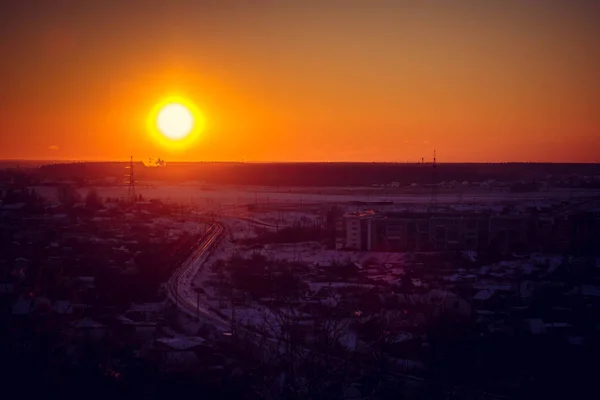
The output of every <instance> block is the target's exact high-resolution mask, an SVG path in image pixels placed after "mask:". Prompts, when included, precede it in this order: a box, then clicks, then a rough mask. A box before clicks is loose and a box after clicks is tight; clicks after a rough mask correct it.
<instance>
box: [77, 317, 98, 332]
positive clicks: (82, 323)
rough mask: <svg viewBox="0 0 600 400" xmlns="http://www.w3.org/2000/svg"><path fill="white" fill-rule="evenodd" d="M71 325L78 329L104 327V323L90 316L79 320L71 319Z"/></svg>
mask: <svg viewBox="0 0 600 400" xmlns="http://www.w3.org/2000/svg"><path fill="white" fill-rule="evenodd" d="M71 326H73V327H74V328H78V329H99V328H104V324H102V323H100V322H98V321H95V320H93V319H91V318H84V319H80V320H79V321H73V322H72V323H71Z"/></svg>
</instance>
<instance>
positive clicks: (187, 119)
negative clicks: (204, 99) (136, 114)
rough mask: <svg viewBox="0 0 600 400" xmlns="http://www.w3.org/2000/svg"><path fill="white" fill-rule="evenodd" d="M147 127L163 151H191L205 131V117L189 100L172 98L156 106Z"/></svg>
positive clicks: (177, 97) (149, 117)
mask: <svg viewBox="0 0 600 400" xmlns="http://www.w3.org/2000/svg"><path fill="white" fill-rule="evenodd" d="M146 126H147V129H148V131H149V133H150V136H151V137H152V138H153V139H154V141H155V142H156V143H158V144H159V145H161V146H162V147H163V149H165V150H189V149H190V147H191V146H193V145H194V143H195V142H196V141H197V140H198V138H199V136H200V135H201V134H202V131H203V130H204V117H203V115H202V113H201V112H200V110H198V108H197V107H195V105H194V104H193V103H192V102H191V101H190V100H189V99H186V98H184V97H179V96H172V97H168V98H166V99H164V100H163V101H162V102H159V103H157V104H156V105H155V106H154V108H153V109H152V111H151V112H150V114H149V116H148V119H147V123H146Z"/></svg>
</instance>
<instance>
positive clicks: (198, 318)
mask: <svg viewBox="0 0 600 400" xmlns="http://www.w3.org/2000/svg"><path fill="white" fill-rule="evenodd" d="M194 292H196V321H199V320H200V293H201V292H203V290H202V288H201V287H199V286H196V287H194Z"/></svg>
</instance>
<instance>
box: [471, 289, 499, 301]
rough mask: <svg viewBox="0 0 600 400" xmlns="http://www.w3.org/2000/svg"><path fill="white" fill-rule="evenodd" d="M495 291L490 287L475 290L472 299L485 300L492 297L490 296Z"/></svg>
mask: <svg viewBox="0 0 600 400" xmlns="http://www.w3.org/2000/svg"><path fill="white" fill-rule="evenodd" d="M495 293H496V291H495V290H492V289H483V290H480V291H479V292H477V294H476V295H475V296H473V300H479V301H485V300H489V299H491V298H492V296H493V295H494V294H495Z"/></svg>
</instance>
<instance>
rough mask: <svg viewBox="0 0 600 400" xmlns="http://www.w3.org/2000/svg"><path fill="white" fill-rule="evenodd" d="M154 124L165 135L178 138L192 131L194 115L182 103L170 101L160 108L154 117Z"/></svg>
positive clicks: (174, 138) (182, 137)
mask: <svg viewBox="0 0 600 400" xmlns="http://www.w3.org/2000/svg"><path fill="white" fill-rule="evenodd" d="M156 125H157V127H158V129H159V130H160V132H161V133H162V134H163V135H164V136H165V137H167V138H169V139H171V140H180V139H184V138H185V137H186V136H188V135H189V134H190V132H191V131H192V128H193V127H194V117H193V115H192V113H191V112H190V110H189V109H188V108H187V107H186V106H184V105H183V104H179V103H171V104H167V105H165V106H164V107H162V108H161V109H160V111H159V112H158V116H157V117H156Z"/></svg>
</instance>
